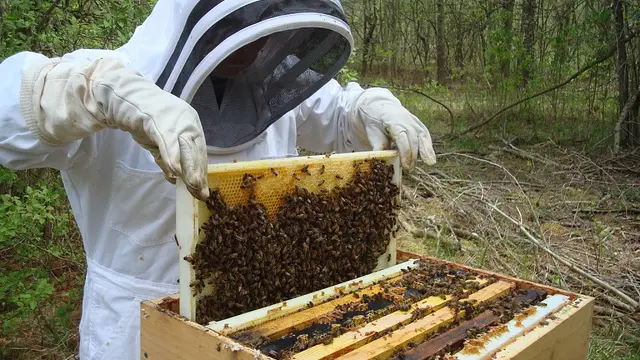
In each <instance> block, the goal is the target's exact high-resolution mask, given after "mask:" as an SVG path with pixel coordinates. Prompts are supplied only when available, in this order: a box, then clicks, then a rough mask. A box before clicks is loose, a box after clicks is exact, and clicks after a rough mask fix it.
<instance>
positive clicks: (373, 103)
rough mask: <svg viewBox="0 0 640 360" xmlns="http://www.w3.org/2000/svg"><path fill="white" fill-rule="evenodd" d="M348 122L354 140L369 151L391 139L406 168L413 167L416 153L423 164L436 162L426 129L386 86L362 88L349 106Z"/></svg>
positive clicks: (382, 145) (382, 147)
mask: <svg viewBox="0 0 640 360" xmlns="http://www.w3.org/2000/svg"><path fill="white" fill-rule="evenodd" d="M349 123H350V125H351V126H350V127H351V129H352V131H353V135H355V136H356V138H357V140H358V143H360V144H368V145H369V149H370V150H373V151H377V150H385V149H388V148H389V147H390V144H391V142H395V144H396V147H397V148H398V151H399V152H400V163H401V165H402V167H403V169H405V170H407V171H411V170H413V168H414V167H415V165H416V160H417V158H418V155H419V156H420V157H421V158H422V160H423V161H424V162H425V163H426V164H427V165H434V164H435V163H436V154H435V152H434V151H433V144H432V141H431V134H430V133H429V130H428V129H427V127H426V126H425V125H424V124H423V123H422V122H421V121H420V120H419V119H418V118H417V117H415V116H414V115H413V114H411V113H410V112H409V111H408V110H407V109H406V108H404V106H402V104H401V103H400V100H398V99H397V98H396V97H395V96H393V94H391V92H390V91H389V90H387V89H381V88H372V89H368V90H365V91H364V92H363V93H362V94H361V95H360V96H359V97H358V99H357V100H356V101H355V103H354V106H353V107H352V109H351V112H350V114H349Z"/></svg>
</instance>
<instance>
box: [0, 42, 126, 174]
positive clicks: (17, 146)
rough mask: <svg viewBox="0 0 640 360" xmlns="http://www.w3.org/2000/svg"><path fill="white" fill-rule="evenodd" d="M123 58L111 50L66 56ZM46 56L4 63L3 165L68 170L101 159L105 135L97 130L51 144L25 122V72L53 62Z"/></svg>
mask: <svg viewBox="0 0 640 360" xmlns="http://www.w3.org/2000/svg"><path fill="white" fill-rule="evenodd" d="M107 52H108V53H109V54H110V55H112V56H113V55H115V56H118V57H122V56H123V55H121V54H118V53H117V52H114V51H109V50H106V51H105V50H78V51H75V52H72V53H69V54H67V55H65V56H64V58H84V59H90V58H95V57H98V56H100V55H104V54H106V53H107ZM49 60H50V59H48V58H47V57H46V56H44V55H42V54H38V53H33V52H20V53H17V54H14V55H12V56H10V57H8V58H6V59H5V60H4V61H3V62H2V63H0V74H2V75H3V81H2V82H0V129H2V130H1V131H0V165H2V166H4V167H6V168H10V169H16V170H23V169H29V168H53V169H58V170H68V169H71V168H83V167H87V166H89V165H90V164H91V163H93V161H94V160H95V159H96V158H97V156H98V154H99V148H100V145H101V144H102V143H103V142H104V140H103V138H104V134H102V133H100V132H98V133H93V134H92V135H90V136H87V137H85V138H82V139H79V140H76V141H72V142H69V143H65V144H62V145H57V146H53V145H49V144H47V143H45V142H44V141H42V140H41V139H40V137H39V136H38V135H36V133H35V132H34V131H32V130H31V129H30V127H29V126H28V124H27V123H26V121H25V117H24V115H23V113H22V110H21V100H22V98H23V97H25V96H30V95H31V94H26V92H27V91H24V90H22V85H23V82H22V80H23V74H24V73H25V71H26V70H27V69H28V68H29V67H31V66H32V65H34V64H37V63H38V62H46V61H49Z"/></svg>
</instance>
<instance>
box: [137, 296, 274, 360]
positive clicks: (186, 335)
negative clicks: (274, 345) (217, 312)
mask: <svg viewBox="0 0 640 360" xmlns="http://www.w3.org/2000/svg"><path fill="white" fill-rule="evenodd" d="M176 300H177V301H179V297H177V294H172V295H169V296H166V297H161V298H156V299H152V300H146V301H143V302H141V306H140V359H141V360H169V359H171V360H175V359H220V360H226V359H243V360H249V359H265V360H273V358H271V357H268V356H266V355H264V354H262V353H261V352H260V351H258V350H255V349H251V348H248V347H246V346H244V345H242V344H240V343H238V342H236V341H234V340H233V339H231V338H229V337H226V336H223V335H220V334H218V333H216V332H215V331H213V330H211V329H208V328H206V327H204V326H201V325H199V324H197V323H195V322H192V321H189V319H187V318H186V317H184V316H181V315H179V314H177V313H175V312H173V311H172V310H169V309H168V307H172V306H174V305H173V303H175V301H176Z"/></svg>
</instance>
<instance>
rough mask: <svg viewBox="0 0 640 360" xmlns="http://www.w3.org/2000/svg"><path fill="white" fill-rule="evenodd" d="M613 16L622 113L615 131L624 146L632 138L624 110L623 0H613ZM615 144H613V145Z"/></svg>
mask: <svg viewBox="0 0 640 360" xmlns="http://www.w3.org/2000/svg"><path fill="white" fill-rule="evenodd" d="M613 16H614V19H615V29H616V46H617V52H618V54H617V57H616V69H617V73H618V111H619V112H618V113H619V114H620V115H624V116H623V118H620V119H619V120H618V123H619V124H620V126H619V127H617V129H616V131H617V132H619V134H617V135H616V136H619V138H620V146H622V147H626V146H629V145H631V140H632V136H631V135H632V134H633V132H632V130H633V129H632V126H631V125H632V124H631V122H630V116H629V115H630V114H629V112H628V111H627V112H625V111H624V108H625V105H626V104H627V100H628V99H629V65H628V63H627V44H626V42H625V41H624V38H625V35H624V1H623V0H615V2H614V3H613ZM614 146H615V145H614Z"/></svg>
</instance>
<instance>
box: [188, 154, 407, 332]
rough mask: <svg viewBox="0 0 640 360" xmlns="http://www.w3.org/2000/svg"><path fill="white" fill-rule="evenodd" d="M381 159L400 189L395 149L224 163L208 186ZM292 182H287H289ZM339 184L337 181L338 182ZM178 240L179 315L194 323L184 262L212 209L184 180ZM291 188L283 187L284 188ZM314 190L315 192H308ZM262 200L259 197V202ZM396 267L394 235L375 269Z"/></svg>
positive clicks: (193, 299)
mask: <svg viewBox="0 0 640 360" xmlns="http://www.w3.org/2000/svg"><path fill="white" fill-rule="evenodd" d="M374 158H375V159H379V160H383V161H386V162H387V163H388V164H391V165H393V168H394V176H393V180H392V182H393V183H394V184H396V185H397V186H398V187H399V188H400V190H401V180H402V173H401V168H400V157H399V153H398V152H397V151H395V150H389V151H367V152H353V153H344V154H332V155H331V156H326V155H316V156H300V157H293V158H283V159H269V160H257V161H246V162H237V163H223V164H212V165H209V166H208V169H207V171H208V179H209V186H210V187H211V188H214V189H215V188H217V186H216V184H215V177H216V176H220V175H221V174H224V173H235V172H247V173H259V172H268V171H269V170H270V169H271V168H275V169H285V170H289V169H299V168H300V167H301V166H304V165H310V166H314V165H316V166H320V164H324V165H325V166H326V167H327V169H330V168H332V167H334V166H335V167H339V166H344V165H345V164H351V163H352V162H353V161H363V160H366V159H374ZM288 180H290V179H284V178H283V181H285V182H286V181H288ZM348 180H349V177H347V176H345V179H344V181H342V182H341V183H340V184H336V185H343V184H344V183H345V182H346V181H348ZM336 181H337V180H336ZM176 185H177V188H176V239H177V241H178V246H179V271H180V283H179V287H180V292H179V294H180V315H182V316H184V317H186V318H188V319H189V320H192V321H195V319H196V300H197V297H194V296H193V294H192V288H191V287H190V284H191V282H192V281H193V280H194V279H195V275H194V272H193V268H192V266H191V264H190V263H188V262H187V261H186V260H184V257H185V256H188V255H191V254H192V253H193V251H194V250H195V247H196V245H197V244H198V242H199V241H200V239H201V238H202V237H203V235H204V232H201V231H200V228H201V226H202V224H204V222H205V221H206V220H207V218H208V216H209V210H208V209H207V207H206V205H205V203H204V202H202V201H199V200H197V199H195V198H194V197H193V196H192V195H191V194H190V193H189V191H188V190H187V187H186V186H185V184H184V182H183V181H182V180H181V179H177V181H176ZM285 186H289V187H291V188H292V186H291V185H290V183H289V185H283V187H285ZM309 190H310V191H313V189H309ZM400 198H401V195H398V197H397V201H398V203H399V202H400ZM257 200H258V201H260V198H259V197H258V199H257ZM395 264H396V239H395V237H394V236H391V237H390V239H389V245H388V246H387V251H386V252H385V253H384V254H383V255H381V256H380V257H379V259H378V266H377V267H376V268H375V269H374V270H373V271H374V272H375V271H379V270H382V269H385V268H388V267H390V266H393V265H395Z"/></svg>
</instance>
